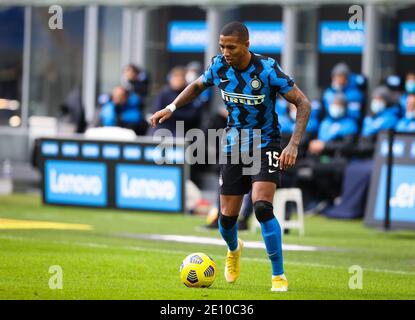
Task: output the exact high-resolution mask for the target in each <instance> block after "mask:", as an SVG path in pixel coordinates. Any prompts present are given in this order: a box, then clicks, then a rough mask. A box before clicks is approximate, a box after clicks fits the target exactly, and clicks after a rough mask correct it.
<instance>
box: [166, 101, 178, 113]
mask: <svg viewBox="0 0 415 320" xmlns="http://www.w3.org/2000/svg"><path fill="white" fill-rule="evenodd" d="M166 109H169V110H170V111H171V112H174V110H176V105H175V104H173V103H171V104H169V105H168V106H167V107H166Z"/></svg>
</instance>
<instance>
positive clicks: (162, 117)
mask: <svg viewBox="0 0 415 320" xmlns="http://www.w3.org/2000/svg"><path fill="white" fill-rule="evenodd" d="M172 114H173V112H172V111H171V110H169V109H166V108H164V109H162V110H160V111H157V112H156V113H155V114H153V115H152V116H151V118H150V123H151V126H152V127H153V128H155V127H157V122H158V123H163V122H164V121H166V120H167V119H168V118H170V117H171V115H172Z"/></svg>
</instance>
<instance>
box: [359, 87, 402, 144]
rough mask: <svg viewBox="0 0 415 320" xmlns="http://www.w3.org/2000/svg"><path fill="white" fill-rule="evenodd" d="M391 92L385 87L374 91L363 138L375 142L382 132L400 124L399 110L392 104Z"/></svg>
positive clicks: (365, 120) (365, 121) (364, 125)
mask: <svg viewBox="0 0 415 320" xmlns="http://www.w3.org/2000/svg"><path fill="white" fill-rule="evenodd" d="M390 95H391V94H390V91H389V89H388V88H387V87H385V86H379V87H377V88H376V89H374V91H373V94H372V100H371V102H370V110H369V113H368V114H367V115H366V117H365V118H364V120H363V128H362V137H363V138H365V139H370V140H372V141H373V142H374V138H375V137H376V134H377V133H378V132H379V131H381V130H388V129H390V128H393V127H395V125H396V123H397V122H398V116H397V114H398V113H399V108H398V107H397V106H394V105H391V104H390Z"/></svg>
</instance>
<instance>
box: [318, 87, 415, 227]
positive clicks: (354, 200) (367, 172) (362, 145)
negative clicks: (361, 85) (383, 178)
mask: <svg viewBox="0 0 415 320" xmlns="http://www.w3.org/2000/svg"><path fill="white" fill-rule="evenodd" d="M413 97H415V96H413ZM411 99H412V98H409V99H408V100H411ZM390 102H391V92H390V90H389V89H388V88H387V87H385V86H379V87H377V88H376V89H375V90H374V91H373V93H372V99H371V102H370V109H369V110H368V114H367V115H366V117H365V119H364V121H363V128H362V132H361V134H360V137H359V139H358V142H357V144H356V146H355V148H350V149H348V150H346V151H345V152H344V155H345V156H347V157H349V158H351V159H352V161H351V162H349V163H348V164H347V166H346V168H345V170H344V174H343V176H344V179H343V185H342V192H341V196H340V197H339V198H340V199H341V200H340V201H339V202H338V203H336V205H334V206H332V207H330V208H327V209H326V210H325V212H324V213H325V214H326V215H327V216H328V217H331V218H341V219H354V218H361V217H363V215H364V210H365V207H366V195H367V192H368V189H369V184H370V178H371V174H372V171H373V159H372V156H373V153H374V150H375V144H376V136H377V134H378V133H379V132H380V131H382V130H388V129H391V128H394V127H395V125H396V124H397V122H398V116H397V114H398V113H399V107H398V106H396V105H393V104H391V103H390ZM413 102H414V106H415V99H413ZM414 110H415V109H414ZM414 130H415V120H414Z"/></svg>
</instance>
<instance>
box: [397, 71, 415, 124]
mask: <svg viewBox="0 0 415 320" xmlns="http://www.w3.org/2000/svg"><path fill="white" fill-rule="evenodd" d="M411 94H415V71H409V72H408V73H407V74H406V77H405V92H404V93H403V94H402V95H401V98H400V100H399V104H400V106H401V116H405V112H406V105H407V104H406V100H407V98H408V96H409V95H411Z"/></svg>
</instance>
